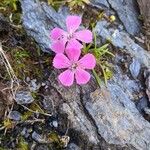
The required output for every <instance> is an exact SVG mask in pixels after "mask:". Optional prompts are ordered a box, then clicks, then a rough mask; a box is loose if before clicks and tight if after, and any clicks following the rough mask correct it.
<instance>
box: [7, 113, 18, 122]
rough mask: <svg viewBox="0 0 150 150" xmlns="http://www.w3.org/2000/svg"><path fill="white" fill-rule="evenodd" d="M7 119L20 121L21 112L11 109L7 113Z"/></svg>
mask: <svg viewBox="0 0 150 150" xmlns="http://www.w3.org/2000/svg"><path fill="white" fill-rule="evenodd" d="M8 118H9V119H12V120H15V121H20V120H21V114H20V113H19V112H18V111H11V112H10V113H9V115H8Z"/></svg>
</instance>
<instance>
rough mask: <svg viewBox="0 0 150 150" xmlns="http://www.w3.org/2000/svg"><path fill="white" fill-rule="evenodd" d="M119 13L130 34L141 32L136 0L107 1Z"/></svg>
mask: <svg viewBox="0 0 150 150" xmlns="http://www.w3.org/2000/svg"><path fill="white" fill-rule="evenodd" d="M107 1H108V2H109V4H110V5H111V7H112V8H113V9H114V10H115V11H116V12H117V14H118V16H119V18H120V20H121V21H122V23H123V25H124V26H125V29H126V30H127V32H128V33H130V34H132V35H134V34H136V33H138V32H139V31H140V28H141V25H140V23H139V20H138V16H139V13H138V11H137V10H138V9H137V3H136V1H135V0H107Z"/></svg>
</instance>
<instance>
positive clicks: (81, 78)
mask: <svg viewBox="0 0 150 150" xmlns="http://www.w3.org/2000/svg"><path fill="white" fill-rule="evenodd" d="M75 78H76V82H77V84H79V85H81V84H86V83H87V82H88V81H89V80H90V78H91V75H90V74H89V73H88V72H87V71H85V70H83V69H80V68H78V69H77V70H76V72H75Z"/></svg>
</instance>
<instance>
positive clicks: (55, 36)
mask: <svg viewBox="0 0 150 150" xmlns="http://www.w3.org/2000/svg"><path fill="white" fill-rule="evenodd" d="M64 33H65V31H63V30H62V29H60V28H54V29H53V30H52V31H51V33H50V36H51V39H52V40H57V39H58V38H60V37H61V36H62V35H63V34H64Z"/></svg>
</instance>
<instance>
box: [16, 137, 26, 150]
mask: <svg viewBox="0 0 150 150" xmlns="http://www.w3.org/2000/svg"><path fill="white" fill-rule="evenodd" d="M17 149H18V150H29V145H28V143H27V142H26V141H25V139H24V138H23V137H19V141H18V146H17Z"/></svg>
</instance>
